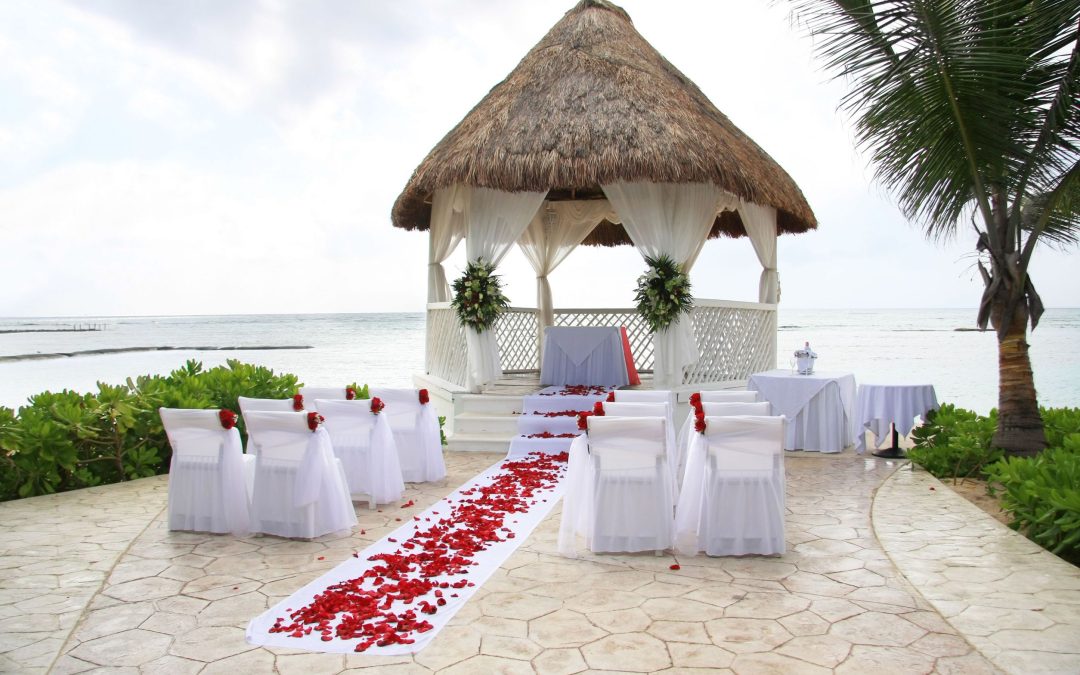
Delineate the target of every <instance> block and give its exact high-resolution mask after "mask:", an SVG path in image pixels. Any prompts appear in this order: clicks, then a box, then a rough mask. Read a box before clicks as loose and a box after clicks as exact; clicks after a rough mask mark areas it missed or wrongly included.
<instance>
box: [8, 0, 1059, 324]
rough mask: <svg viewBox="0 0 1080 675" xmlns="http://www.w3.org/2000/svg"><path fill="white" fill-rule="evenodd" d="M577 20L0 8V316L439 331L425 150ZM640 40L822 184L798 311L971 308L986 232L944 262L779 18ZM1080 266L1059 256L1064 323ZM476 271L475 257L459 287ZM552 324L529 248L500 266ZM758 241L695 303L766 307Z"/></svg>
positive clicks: (423, 6)
mask: <svg viewBox="0 0 1080 675" xmlns="http://www.w3.org/2000/svg"><path fill="white" fill-rule="evenodd" d="M573 4H574V2H573V0H558V1H552V0H502V1H496V0H395V2H381V1H376V0H322V1H308V2H301V1H299V0H293V1H291V2H285V1H281V0H248V1H238V0H154V1H152V2H146V1H144V0H81V1H78V2H61V1H58V0H36V1H35V2H27V3H23V2H0V242H2V246H0V289H2V290H0V316H115V315H171V314H234V313H236V314H240V313H242V314H249V313H300V312H382V311H422V310H423V308H424V302H425V299H426V279H427V277H426V262H427V235H426V234H423V233H419V232H407V231H404V230H400V229H396V228H393V227H392V226H391V224H390V209H391V206H392V204H393V202H394V200H395V199H396V197H397V195H398V194H399V193H400V192H401V190H402V189H403V188H404V186H405V183H406V181H407V180H408V178H409V176H410V175H411V173H412V171H413V169H414V168H415V167H416V166H417V165H418V164H419V163H420V162H421V160H423V158H424V157H425V156H426V154H427V153H428V151H429V150H430V149H431V148H432V147H433V146H434V145H435V144H436V143H437V142H438V141H439V140H440V139H441V138H442V137H443V135H445V134H446V132H448V131H449V130H450V129H451V128H452V127H453V126H454V125H455V124H456V123H457V122H458V121H460V119H461V118H462V117H464V115H465V114H466V113H467V112H468V111H469V110H470V109H471V108H472V107H473V106H474V105H475V104H476V103H477V102H478V101H479V100H480V99H481V98H482V97H483V96H484V95H485V94H486V93H487V92H488V91H489V90H490V89H491V87H493V86H494V85H495V84H496V83H498V82H499V81H501V80H502V79H503V78H504V77H505V76H506V75H507V74H508V73H509V72H510V71H511V70H512V69H513V68H514V66H515V65H516V64H517V63H518V61H519V60H520V59H521V58H522V57H523V56H524V55H525V53H526V52H528V50H529V49H530V48H531V47H532V46H533V45H534V44H536V43H537V42H538V41H539V40H540V39H541V38H542V37H543V35H544V34H545V33H546V32H547V31H548V29H549V28H550V27H551V26H552V25H554V23H555V22H556V21H558V20H559V19H560V18H561V16H562V15H563V13H564V12H566V11H567V10H568V9H570V8H571V7H572V6H573ZM622 6H623V7H624V8H625V9H626V10H627V11H628V12H629V13H630V16H631V17H632V18H633V20H634V25H635V27H636V28H637V30H638V31H639V32H640V33H641V34H642V35H643V36H644V37H645V39H647V40H648V41H649V42H651V43H652V45H653V46H654V47H656V48H657V49H658V50H659V51H660V52H661V53H662V54H664V55H665V57H667V59H668V60H669V61H671V62H672V63H673V64H674V65H675V66H676V67H678V68H679V69H680V70H682V72H683V73H685V74H686V75H687V76H688V77H689V78H690V79H691V80H693V81H694V82H695V83H696V84H697V85H698V86H699V87H700V88H701V90H702V91H704V92H705V94H706V95H707V96H708V97H709V98H710V99H711V100H712V101H713V103H714V104H715V105H716V106H717V107H718V108H719V109H720V110H721V111H723V112H724V113H725V114H726V115H727V116H728V117H729V118H730V119H731V120H732V122H734V123H735V124H736V125H737V126H738V127H739V128H741V129H742V130H743V131H744V132H745V133H746V134H748V135H749V136H750V137H751V138H753V139H754V140H755V141H756V142H757V143H758V144H759V145H760V146H762V147H763V148H764V149H765V150H766V151H767V152H768V153H769V154H770V155H771V156H772V157H773V158H774V159H775V160H776V161H777V162H778V163H779V164H780V165H781V166H783V167H784V168H785V169H786V170H787V171H788V173H789V174H791V176H792V177H793V178H794V180H795V181H796V183H798V185H799V186H800V187H801V188H802V190H803V193H804V194H805V195H806V198H807V200H808V201H809V203H810V205H811V207H812V208H813V209H814V211H815V213H816V215H817V218H818V221H819V227H818V230H817V231H816V232H811V233H808V234H804V235H798V236H791V235H787V236H783V237H781V238H780V242H779V270H780V283H781V291H782V298H781V307H782V308H783V307H790V308H798V309H806V308H911V307H971V308H972V321H974V314H975V307H976V306H977V304H978V300H979V297H980V295H981V286H982V284H981V281H980V280H979V276H978V271H977V270H976V268H975V257H974V254H973V252H972V251H973V242H974V237H973V235H972V234H971V233H970V232H969V231H967V230H964V231H962V232H961V233H960V234H959V235H958V236H957V237H956V239H955V240H952V241H946V242H940V241H929V240H927V239H926V238H925V237H924V236H923V234H922V231H921V230H920V228H919V227H918V226H917V225H913V224H910V223H908V222H907V221H905V220H904V218H903V216H902V215H901V214H900V212H899V210H898V209H897V208H896V206H895V203H894V202H893V200H892V199H891V198H890V197H889V195H887V194H886V193H885V192H884V191H883V189H882V188H880V187H879V186H878V185H877V184H876V183H875V182H874V180H873V170H872V167H870V166H868V164H867V161H866V159H865V158H864V157H862V156H860V154H859V153H858V152H857V151H856V150H855V149H854V145H853V140H852V126H851V123H850V120H848V119H847V118H846V117H845V116H844V115H843V114H842V113H840V112H838V110H837V106H838V103H839V100H840V98H841V96H842V95H843V93H844V86H843V83H839V82H835V81H832V80H831V79H830V77H829V75H828V74H827V73H825V72H824V71H823V70H822V69H821V66H820V62H819V61H816V60H815V58H814V56H813V54H812V43H811V41H810V40H809V38H807V37H805V36H804V34H803V33H802V32H801V29H800V28H798V27H797V26H793V25H792V23H791V21H790V18H789V16H788V12H787V9H786V8H785V7H784V6H783V4H782V3H767V2H764V1H763V0H760V1H759V0H727V1H726V2H715V1H713V0H665V2H656V1H655V0H623V2H622ZM1075 255H1076V252H1075V250H1071V251H1065V252H1060V251H1054V250H1052V249H1043V250H1040V251H1039V252H1038V253H1037V255H1036V257H1035V260H1034V263H1033V279H1034V282H1035V284H1036V287H1037V288H1038V289H1039V291H1040V293H1041V295H1042V298H1043V301H1044V302H1045V304H1046V305H1047V306H1049V307H1077V306H1080V283H1077V275H1076V273H1075V271H1074V270H1070V269H1069V268H1068V264H1069V262H1070V261H1073V262H1075V261H1076V260H1077V259H1076V257H1075ZM446 267H447V276H448V277H449V278H451V279H452V278H454V277H455V276H457V275H459V274H460V272H461V269H462V268H463V267H464V246H461V247H459V249H458V251H457V252H456V254H455V255H454V256H452V257H451V258H450V260H449V261H448V263H447V265H446ZM643 270H644V263H643V262H642V260H641V256H640V254H638V253H637V252H636V251H635V250H634V249H633V248H631V247H628V246H626V247H618V248H613V249H609V248H591V247H579V248H578V249H576V250H575V251H574V252H573V253H572V254H571V255H570V257H569V258H568V259H567V261H566V262H564V263H563V264H562V266H560V267H559V268H558V269H556V270H555V272H554V273H553V274H552V276H551V283H552V288H553V294H554V298H555V303H556V306H566V307H628V306H630V305H631V298H632V295H633V285H634V280H635V279H636V277H637V275H638V274H640V273H641V272H642V271H643ZM500 272H501V273H502V275H503V278H504V281H505V282H506V285H507V292H508V295H509V297H510V299H511V302H512V304H514V305H515V306H535V293H536V291H535V282H534V274H533V272H532V270H531V268H530V267H529V265H528V263H527V262H526V260H525V258H524V257H523V256H522V255H521V253H520V251H517V250H516V249H515V250H514V251H513V252H512V253H511V254H510V255H508V256H507V258H506V259H505V260H504V261H503V263H502V265H501V266H500ZM759 274H760V266H759V264H758V262H757V259H756V257H755V256H754V254H753V251H752V248H751V246H750V243H749V241H748V240H746V239H745V238H743V239H739V240H713V241H710V242H709V243H707V244H706V246H705V249H704V251H703V252H702V255H701V257H700V258H699V259H698V262H697V264H696V266H695V267H694V269H693V272H692V275H691V279H692V282H693V285H694V292H695V295H696V296H698V297H701V298H712V299H723V300H748V301H756V299H757V285H758V276H759Z"/></svg>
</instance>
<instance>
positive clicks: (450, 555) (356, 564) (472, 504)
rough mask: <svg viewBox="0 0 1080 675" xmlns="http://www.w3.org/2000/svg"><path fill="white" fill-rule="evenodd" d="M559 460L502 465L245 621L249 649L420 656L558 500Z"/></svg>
mask: <svg viewBox="0 0 1080 675" xmlns="http://www.w3.org/2000/svg"><path fill="white" fill-rule="evenodd" d="M565 472H566V455H565V453H564V454H562V455H554V454H537V455H533V456H529V457H525V458H519V459H504V460H503V461H501V462H499V463H498V464H495V465H494V466H492V467H491V468H489V469H487V470H486V471H484V472H483V473H481V474H479V475H478V476H476V477H475V478H473V479H472V480H471V481H469V482H468V483H466V484H465V485H462V486H461V487H460V488H458V489H457V490H455V491H454V492H453V493H451V494H450V495H448V496H447V497H446V498H445V499H442V500H441V501H439V502H436V503H435V504H434V505H433V506H432V507H431V508H429V509H427V510H426V511H424V512H423V513H421V514H419V515H417V516H414V517H413V521H412V522H411V523H407V524H405V525H402V526H401V527H399V528H398V529H396V530H394V532H393V533H391V534H390V535H388V536H386V537H384V538H383V539H381V540H379V541H377V542H375V543H374V544H372V545H371V546H369V547H367V548H366V549H364V551H362V552H360V553H357V554H354V556H355V557H353V558H349V559H348V560H346V561H345V562H343V563H341V564H340V565H338V566H337V567H335V568H334V569H332V570H330V571H329V572H327V573H326V574H324V575H322V576H321V577H319V578H318V579H316V580H314V581H312V582H311V583H309V584H308V585H306V586H304V587H303V588H301V589H300V590H298V591H296V592H295V593H293V594H292V595H290V596H289V597H288V598H286V599H284V600H282V601H281V602H279V603H277V604H276V605H274V606H273V607H271V608H270V609H269V610H268V611H266V612H265V613H263V614H261V615H260V616H258V617H256V618H255V619H253V620H252V621H251V623H250V624H248V628H247V641H248V642H249V643H251V644H256V645H264V646H275V647H289V648H297V649H308V650H311V651H317V652H337V653H349V652H354V651H358V652H364V653H366V654H377V655H384V656H392V655H399V654H410V653H415V652H418V651H420V650H421V649H423V648H424V647H425V646H427V644H428V643H429V642H431V640H432V639H434V637H435V635H436V634H437V633H438V632H439V630H440V629H441V628H442V627H443V626H445V625H446V624H447V622H449V621H450V619H451V618H452V617H453V616H454V614H455V613H456V612H457V611H458V610H459V609H461V608H462V607H463V606H464V605H465V603H466V602H467V601H468V599H469V598H470V597H471V596H472V594H473V593H474V592H475V589H476V588H478V587H479V586H480V585H481V584H483V583H484V582H485V581H486V580H487V579H488V578H489V577H490V576H491V575H492V574H493V573H494V572H495V570H497V569H498V568H499V567H500V566H501V565H502V564H503V562H505V561H506V559H507V558H508V557H510V554H512V553H513V552H514V551H515V550H516V549H517V547H518V546H519V545H520V544H521V542H523V541H525V539H526V538H528V536H529V534H531V533H532V531H533V529H535V528H536V526H537V525H539V524H540V521H542V520H543V519H544V518H545V517H546V516H547V515H548V513H549V512H550V511H551V508H552V507H553V506H554V505H555V502H557V501H558V499H559V497H561V496H562V485H561V479H562V477H563V475H564V474H565Z"/></svg>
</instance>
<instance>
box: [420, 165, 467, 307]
mask: <svg viewBox="0 0 1080 675" xmlns="http://www.w3.org/2000/svg"><path fill="white" fill-rule="evenodd" d="M468 197H469V192H468V190H467V189H465V188H464V187H463V186H461V185H453V186H451V187H448V188H442V189H440V190H436V191H435V195H434V197H432V200H431V225H430V229H429V231H428V302H450V298H451V295H450V285H449V284H447V283H446V271H445V270H444V269H443V266H442V264H443V261H445V260H446V259H447V258H449V257H450V254H451V253H453V252H454V249H455V248H457V245H458V243H459V242H460V241H461V238H462V237H463V236H465V207H466V203H467V199H468Z"/></svg>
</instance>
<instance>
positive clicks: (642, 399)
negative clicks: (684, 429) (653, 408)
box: [612, 389, 676, 410]
mask: <svg viewBox="0 0 1080 675" xmlns="http://www.w3.org/2000/svg"><path fill="white" fill-rule="evenodd" d="M612 393H614V394H615V403H667V404H668V405H670V406H671V409H672V410H674V409H675V403H676V399H675V392H673V391H668V390H666V389H616V390H615V391H614V392H612Z"/></svg>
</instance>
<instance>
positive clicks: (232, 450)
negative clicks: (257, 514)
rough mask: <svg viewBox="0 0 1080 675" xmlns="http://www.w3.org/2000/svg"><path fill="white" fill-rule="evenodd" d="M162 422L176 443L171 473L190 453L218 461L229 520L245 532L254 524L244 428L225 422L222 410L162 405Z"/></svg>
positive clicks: (235, 531) (239, 531) (230, 525)
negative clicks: (240, 429) (242, 441)
mask: <svg viewBox="0 0 1080 675" xmlns="http://www.w3.org/2000/svg"><path fill="white" fill-rule="evenodd" d="M159 413H160V415H161V422H162V425H163V426H164V427H165V435H166V436H167V437H168V439H169V445H171V446H172V450H173V452H172V459H171V460H170V463H169V473H170V475H176V474H178V473H179V472H180V471H182V469H180V467H179V466H178V465H179V464H180V463H181V462H183V460H184V459H185V458H187V457H203V458H205V459H206V460H210V461H213V462H216V463H217V466H218V471H219V474H220V483H219V489H220V490H221V500H222V507H223V511H224V515H225V523H226V525H227V527H228V528H229V531H230V532H232V533H233V534H235V535H236V536H244V535H245V534H247V533H248V532H249V527H250V512H249V509H250V506H249V500H248V494H247V489H246V488H245V485H246V480H245V477H244V449H243V445H242V444H241V443H240V432H239V431H238V430H237V429H236V427H233V428H232V429H225V428H223V427H222V426H221V418H220V416H219V413H220V411H219V410H182V409H178V408H161V409H160V410H159Z"/></svg>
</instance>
